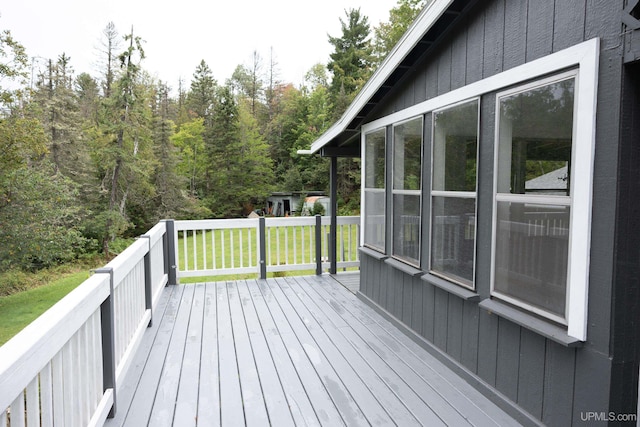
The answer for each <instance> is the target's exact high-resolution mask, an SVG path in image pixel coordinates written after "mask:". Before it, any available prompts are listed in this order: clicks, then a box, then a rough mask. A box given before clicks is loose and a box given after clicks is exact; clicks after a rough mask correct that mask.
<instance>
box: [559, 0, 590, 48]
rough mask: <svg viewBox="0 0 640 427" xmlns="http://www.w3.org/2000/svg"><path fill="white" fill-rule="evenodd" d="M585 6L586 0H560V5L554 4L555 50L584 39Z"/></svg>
mask: <svg viewBox="0 0 640 427" xmlns="http://www.w3.org/2000/svg"><path fill="white" fill-rule="evenodd" d="M586 8H587V6H586V0H562V7H558V6H556V8H555V16H554V26H553V50H554V51H555V52H557V51H559V50H562V49H565V48H567V47H570V46H573V45H575V44H578V43H580V42H581V41H583V40H586V38H585V37H584V22H585V21H584V20H585V12H586ZM576 23H579V24H580V25H576Z"/></svg>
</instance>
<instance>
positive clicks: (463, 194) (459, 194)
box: [427, 96, 482, 291]
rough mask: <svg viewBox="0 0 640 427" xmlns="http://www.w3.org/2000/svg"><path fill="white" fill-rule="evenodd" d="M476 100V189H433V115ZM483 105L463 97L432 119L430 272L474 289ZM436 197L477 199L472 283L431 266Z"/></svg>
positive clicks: (434, 128) (434, 129) (434, 130)
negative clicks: (454, 277)
mask: <svg viewBox="0 0 640 427" xmlns="http://www.w3.org/2000/svg"><path fill="white" fill-rule="evenodd" d="M473 101H476V102H477V103H478V128H477V130H476V135H477V141H476V191H447V190H434V189H433V180H434V178H433V172H434V167H433V159H434V154H433V149H434V146H435V144H434V141H435V132H436V127H435V121H434V120H433V115H434V114H435V113H438V112H441V111H447V110H449V109H451V108H455V107H458V106H460V105H464V104H467V103H469V102H473ZM481 108H482V105H481V98H480V96H474V97H472V98H469V99H463V100H461V101H458V102H456V103H454V104H451V105H447V106H444V107H441V108H438V109H436V110H433V112H432V115H431V117H432V119H431V171H430V172H431V188H430V197H431V200H430V203H429V247H430V249H429V259H428V260H427V263H428V266H429V267H428V268H429V273H431V274H433V275H436V276H438V277H441V278H443V279H445V280H447V281H449V282H451V283H455V284H456V285H459V286H462V287H464V288H466V289H470V290H472V291H475V289H476V252H477V251H476V242H477V238H478V160H479V159H480V120H481V115H480V111H481ZM434 197H450V198H457V199H474V200H475V211H474V215H475V222H474V227H473V230H474V231H473V273H472V277H471V285H468V284H466V283H463V282H461V281H458V280H455V279H453V278H451V277H449V276H447V275H446V274H445V273H442V272H439V271H437V270H433V268H432V266H431V255H432V253H431V250H432V249H433V246H432V243H433V221H432V219H433V198H434Z"/></svg>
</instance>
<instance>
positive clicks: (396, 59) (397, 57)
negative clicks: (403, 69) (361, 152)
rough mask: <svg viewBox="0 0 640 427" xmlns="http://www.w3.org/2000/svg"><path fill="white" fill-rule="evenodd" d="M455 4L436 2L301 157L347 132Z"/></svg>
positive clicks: (451, 0)
mask: <svg viewBox="0 0 640 427" xmlns="http://www.w3.org/2000/svg"><path fill="white" fill-rule="evenodd" d="M452 3H453V0H435V1H434V2H433V3H431V4H430V5H429V6H427V7H426V8H425V9H424V10H423V11H422V12H421V13H420V15H418V18H416V20H415V22H414V23H413V24H412V25H411V27H409V29H408V30H407V31H406V32H405V33H404V35H403V36H402V37H401V38H400V40H399V41H398V43H397V44H396V45H395V47H394V48H393V49H392V50H391V52H390V53H389V55H387V57H386V58H385V60H384V61H383V62H382V64H381V65H380V67H378V69H377V70H376V72H375V73H373V76H371V78H370V79H369V80H368V81H367V83H366V84H365V85H364V87H363V88H362V90H361V91H360V92H358V95H357V96H356V97H355V99H354V100H353V102H352V103H351V104H350V105H349V107H348V108H347V111H345V112H344V114H343V115H342V117H340V119H339V120H338V121H337V122H336V123H335V124H334V125H333V126H331V127H330V128H329V129H328V130H327V131H326V132H325V133H324V134H322V135H321V136H320V138H318V139H317V140H315V141H314V142H313V144H311V149H310V150H300V151H298V154H314V153H316V152H318V151H319V150H320V149H321V148H322V147H324V146H325V145H327V144H328V143H329V142H330V141H331V140H332V139H333V138H335V137H337V136H338V135H339V134H340V133H342V132H343V131H344V130H345V129H346V127H347V124H348V123H349V122H351V120H353V119H354V118H355V117H356V116H357V115H358V113H359V112H360V111H361V110H362V109H363V108H364V106H365V105H366V104H367V102H369V100H370V99H371V98H372V97H373V95H375V93H376V92H377V91H378V90H379V89H380V87H382V85H383V84H384V82H385V81H386V80H387V78H388V77H389V76H390V75H391V73H393V72H394V71H395V69H396V68H397V67H398V65H399V64H400V63H401V62H402V61H403V60H404V58H406V57H407V55H408V54H409V53H410V52H411V51H412V50H413V48H414V47H415V46H416V45H417V44H418V42H419V41H420V39H422V37H423V36H424V35H425V34H426V32H427V31H429V29H430V28H431V27H432V26H433V25H434V24H435V23H436V22H437V21H438V19H440V17H441V16H442V15H443V14H444V12H445V11H446V10H447V8H449V6H451V4H452Z"/></svg>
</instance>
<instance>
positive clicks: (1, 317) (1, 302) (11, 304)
mask: <svg viewBox="0 0 640 427" xmlns="http://www.w3.org/2000/svg"><path fill="white" fill-rule="evenodd" d="M88 277H89V271H83V272H77V273H70V274H66V275H64V276H63V277H61V278H59V279H57V280H54V281H52V282H51V283H49V284H48V285H46V286H40V287H37V288H33V289H28V290H26V291H22V292H18V293H15V294H12V295H7V296H3V297H0V345H2V344H4V343H5V342H7V341H9V339H11V337H13V336H14V335H15V334H17V333H18V332H20V331H21V330H22V329H23V328H24V327H25V326H27V325H28V324H29V323H31V322H33V321H34V320H35V319H36V318H37V317H38V316H40V315H41V314H42V313H44V312H45V311H47V310H48V309H49V308H50V307H52V306H53V305H54V304H55V303H56V302H58V301H59V300H60V299H62V298H63V297H64V296H65V295H67V294H68V293H69V292H71V291H72V290H73V289H75V288H76V287H77V286H78V285H79V284H80V283H82V282H83V281H84V280H85V279H87V278H88Z"/></svg>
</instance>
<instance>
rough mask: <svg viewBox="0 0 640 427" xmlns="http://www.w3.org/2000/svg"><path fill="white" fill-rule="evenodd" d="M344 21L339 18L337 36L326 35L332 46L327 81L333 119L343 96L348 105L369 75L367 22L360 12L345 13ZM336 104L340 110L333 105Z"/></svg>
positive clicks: (370, 63)
mask: <svg viewBox="0 0 640 427" xmlns="http://www.w3.org/2000/svg"><path fill="white" fill-rule="evenodd" d="M345 13H346V15H347V22H345V21H343V20H342V18H341V19H340V24H341V27H342V36H341V37H332V36H329V43H331V44H332V45H333V47H334V52H333V53H331V54H330V58H331V60H330V61H329V63H328V64H327V68H328V69H329V71H331V73H332V74H333V79H332V81H331V88H330V93H331V99H332V102H333V105H334V108H335V111H334V118H335V119H337V118H339V117H340V116H341V115H342V113H343V112H344V109H345V108H346V106H345V103H344V102H338V100H339V99H340V97H341V96H342V97H344V96H346V100H347V101H348V102H347V103H346V105H348V104H349V103H350V102H351V101H352V100H353V98H354V97H355V95H356V94H357V93H358V91H359V90H360V89H361V88H362V86H364V84H365V83H366V81H367V79H368V78H369V76H370V75H371V66H372V60H373V57H372V52H373V50H372V47H371V42H370V40H369V35H370V28H369V19H368V18H367V17H366V16H364V15H362V14H361V13H360V9H350V10H349V11H345ZM338 105H340V108H337V106H338Z"/></svg>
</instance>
